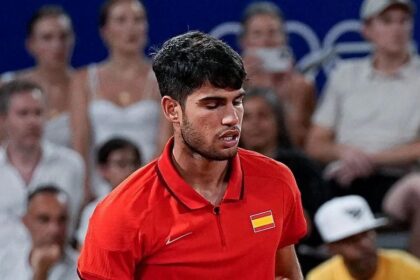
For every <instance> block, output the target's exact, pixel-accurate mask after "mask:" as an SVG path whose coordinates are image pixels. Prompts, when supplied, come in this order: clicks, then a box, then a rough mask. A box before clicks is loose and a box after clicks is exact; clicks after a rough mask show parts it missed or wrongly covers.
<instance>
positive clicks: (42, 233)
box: [23, 193, 68, 249]
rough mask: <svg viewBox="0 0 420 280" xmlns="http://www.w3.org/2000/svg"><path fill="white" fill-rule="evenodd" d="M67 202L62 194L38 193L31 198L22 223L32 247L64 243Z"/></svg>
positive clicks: (60, 245) (62, 245)
mask: <svg viewBox="0 0 420 280" xmlns="http://www.w3.org/2000/svg"><path fill="white" fill-rule="evenodd" d="M67 221H68V213H67V202H66V197H65V196H63V194H52V193H40V194H37V195H36V196H35V197H33V198H32V200H31V202H30V203H29V205H28V210H27V212H26V214H25V216H24V217H23V222H24V224H25V226H26V227H27V228H28V230H29V232H30V234H31V237H32V242H33V246H34V247H42V246H47V245H54V244H56V245H58V246H59V247H60V248H61V249H63V248H64V245H65V243H66V234H67Z"/></svg>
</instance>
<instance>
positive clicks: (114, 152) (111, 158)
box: [76, 138, 141, 248]
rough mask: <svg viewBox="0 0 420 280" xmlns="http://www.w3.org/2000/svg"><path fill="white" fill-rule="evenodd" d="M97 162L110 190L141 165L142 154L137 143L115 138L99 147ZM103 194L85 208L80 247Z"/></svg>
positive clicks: (82, 217) (79, 237)
mask: <svg viewBox="0 0 420 280" xmlns="http://www.w3.org/2000/svg"><path fill="white" fill-rule="evenodd" d="M96 162H97V165H98V168H99V173H100V174H101V176H102V178H104V180H105V181H106V182H107V183H108V185H107V186H105V188H106V189H107V190H108V192H109V191H111V190H113V189H114V188H115V187H117V186H118V185H119V184H120V183H121V182H122V181H123V180H124V179H126V178H127V177H128V176H129V175H130V174H131V173H133V172H134V171H135V170H136V169H137V168H139V167H140V166H141V155H140V152H139V150H138V148H137V146H136V145H135V144H133V143H131V142H130V141H128V140H125V139H122V138H113V139H111V140H108V141H107V142H105V143H104V144H103V145H102V146H101V147H100V148H99V150H98V152H97V158H96ZM105 194H106V193H104V195H103V196H105ZM103 196H102V197H100V198H97V199H96V200H95V201H93V202H91V203H89V204H88V205H87V206H86V207H85V208H84V209H83V212H82V215H81V218H80V224H79V228H78V230H77V236H76V237H77V243H78V245H79V248H80V247H81V245H83V241H84V239H85V235H86V231H87V227H88V224H89V219H90V216H92V213H93V210H94V209H95V207H96V205H97V204H98V203H99V201H100V200H102V198H103Z"/></svg>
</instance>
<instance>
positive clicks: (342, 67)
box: [334, 57, 371, 75]
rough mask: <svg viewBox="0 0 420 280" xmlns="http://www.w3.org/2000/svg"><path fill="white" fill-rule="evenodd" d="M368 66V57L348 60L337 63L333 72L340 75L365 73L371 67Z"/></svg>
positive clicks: (369, 62)
mask: <svg viewBox="0 0 420 280" xmlns="http://www.w3.org/2000/svg"><path fill="white" fill-rule="evenodd" d="M370 65H371V58H370V57H357V58H348V59H344V60H341V61H340V62H338V63H337V64H336V66H335V68H334V71H335V72H336V73H340V74H342V75H346V74H351V73H360V71H366V70H367V69H369V67H371V66H370Z"/></svg>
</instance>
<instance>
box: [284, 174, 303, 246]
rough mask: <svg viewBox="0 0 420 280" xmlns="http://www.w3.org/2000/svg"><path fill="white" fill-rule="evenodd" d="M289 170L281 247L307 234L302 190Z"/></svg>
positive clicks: (293, 242)
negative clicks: (301, 195)
mask: <svg viewBox="0 0 420 280" xmlns="http://www.w3.org/2000/svg"><path fill="white" fill-rule="evenodd" d="M287 170H288V173H289V174H288V176H287V177H288V178H287V184H288V188H286V189H285V192H284V195H283V206H284V213H285V217H284V221H283V232H282V238H281V240H280V243H279V248H283V247H285V246H288V245H292V244H296V243H297V242H298V241H299V240H300V239H301V238H302V237H304V236H305V235H306V220H305V216H304V214H303V207H302V201H301V197H300V191H299V189H298V187H297V185H296V181H295V178H294V176H293V174H292V172H291V171H290V170H289V169H287Z"/></svg>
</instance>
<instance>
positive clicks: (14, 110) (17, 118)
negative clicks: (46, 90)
mask: <svg viewBox="0 0 420 280" xmlns="http://www.w3.org/2000/svg"><path fill="white" fill-rule="evenodd" d="M44 114H45V99H44V96H43V95H42V93H41V92H40V91H39V90H38V89H35V90H32V91H27V92H21V93H17V94H14V95H13V96H12V97H11V98H10V101H9V106H8V111H7V112H6V115H5V116H4V125H5V130H6V132H7V135H8V139H9V141H10V142H11V143H13V144H14V145H16V146H18V147H20V148H22V149H29V150H30V149H33V147H35V146H38V145H39V144H40V141H41V137H42V132H43V125H44V120H45V119H44V118H45V117H44Z"/></svg>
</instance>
